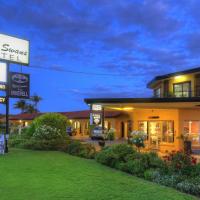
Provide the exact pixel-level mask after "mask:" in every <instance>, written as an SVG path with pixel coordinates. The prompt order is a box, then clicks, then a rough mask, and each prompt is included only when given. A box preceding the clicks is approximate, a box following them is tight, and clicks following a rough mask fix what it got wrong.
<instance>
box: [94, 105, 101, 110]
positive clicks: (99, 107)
mask: <svg viewBox="0 0 200 200" xmlns="http://www.w3.org/2000/svg"><path fill="white" fill-rule="evenodd" d="M92 110H93V111H101V110H102V105H97V104H92Z"/></svg>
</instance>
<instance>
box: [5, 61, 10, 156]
mask: <svg viewBox="0 0 200 200" xmlns="http://www.w3.org/2000/svg"><path fill="white" fill-rule="evenodd" d="M6 65H7V66H6V67H7V85H6V133H5V153H8V137H9V71H10V70H9V68H10V66H9V63H7V64H6Z"/></svg>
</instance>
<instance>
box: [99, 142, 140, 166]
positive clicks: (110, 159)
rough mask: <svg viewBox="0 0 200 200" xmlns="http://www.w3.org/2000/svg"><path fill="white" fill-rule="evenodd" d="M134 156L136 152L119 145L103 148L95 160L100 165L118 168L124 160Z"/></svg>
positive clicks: (126, 146) (129, 147) (128, 147)
mask: <svg viewBox="0 0 200 200" xmlns="http://www.w3.org/2000/svg"><path fill="white" fill-rule="evenodd" d="M134 154H136V151H135V150H134V149H133V148H132V147H131V146H128V145H125V144H119V145H113V146H111V147H105V148H104V149H103V150H102V151H101V152H99V153H98V154H97V155H96V160H97V162H99V163H101V164H104V165H107V166H110V167H113V168H120V166H121V165H122V164H123V163H125V162H126V158H127V157H129V156H131V155H134Z"/></svg>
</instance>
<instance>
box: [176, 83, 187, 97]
mask: <svg viewBox="0 0 200 200" xmlns="http://www.w3.org/2000/svg"><path fill="white" fill-rule="evenodd" d="M174 95H175V97H190V96H191V82H185V83H175V84H174Z"/></svg>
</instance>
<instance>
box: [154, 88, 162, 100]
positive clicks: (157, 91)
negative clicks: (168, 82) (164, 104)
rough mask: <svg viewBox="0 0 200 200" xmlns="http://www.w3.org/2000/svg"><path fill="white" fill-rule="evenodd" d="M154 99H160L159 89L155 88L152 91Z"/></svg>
mask: <svg viewBox="0 0 200 200" xmlns="http://www.w3.org/2000/svg"><path fill="white" fill-rule="evenodd" d="M154 97H156V98H159V97H161V88H157V89H155V90H154Z"/></svg>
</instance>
